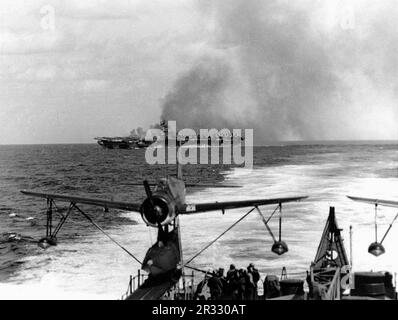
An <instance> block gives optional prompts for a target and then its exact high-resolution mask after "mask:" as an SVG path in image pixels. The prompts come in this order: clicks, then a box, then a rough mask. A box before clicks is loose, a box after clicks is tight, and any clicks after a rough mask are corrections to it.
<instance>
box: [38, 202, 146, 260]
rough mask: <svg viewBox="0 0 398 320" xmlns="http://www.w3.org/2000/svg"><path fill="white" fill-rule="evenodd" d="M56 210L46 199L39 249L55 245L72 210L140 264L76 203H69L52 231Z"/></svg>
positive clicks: (53, 204)
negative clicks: (42, 232)
mask: <svg viewBox="0 0 398 320" xmlns="http://www.w3.org/2000/svg"><path fill="white" fill-rule="evenodd" d="M54 207H55V208H57V206H56V204H55V201H54V199H52V198H47V212H46V213H47V222H46V236H45V237H44V238H42V239H40V240H39V243H38V245H39V247H41V248H43V249H47V248H48V247H50V246H55V245H56V244H57V234H58V232H59V231H60V230H61V228H62V226H63V225H64V223H65V221H66V220H67V219H68V217H69V215H70V214H71V213H72V211H73V210H76V211H77V212H79V213H80V214H81V215H82V216H83V217H85V218H86V219H87V220H88V221H89V222H90V223H91V224H92V225H93V226H94V227H96V228H97V229H98V230H99V231H101V232H102V233H103V234H104V235H105V236H106V237H108V238H109V239H110V240H111V241H112V242H113V243H115V244H116V245H117V246H118V247H119V248H121V249H122V250H123V251H125V252H126V253H127V254H128V255H129V256H130V257H132V258H133V259H134V260H135V261H137V262H138V263H139V264H142V262H141V261H140V260H138V259H137V258H136V257H135V256H134V255H133V254H132V253H131V252H130V251H129V250H127V249H126V248H125V247H124V246H122V245H121V244H120V243H119V242H117V241H116V240H115V239H113V238H112V237H111V236H110V235H109V234H108V233H107V232H106V231H105V230H104V229H102V228H101V227H100V226H99V225H98V224H97V223H96V222H95V221H94V220H93V219H92V218H91V217H90V216H89V215H87V214H86V213H85V212H84V211H83V210H81V209H80V208H79V207H78V206H77V205H76V203H74V202H72V201H71V202H70V204H69V208H68V211H67V213H66V214H65V215H63V214H61V219H60V220H59V222H58V224H57V226H56V227H55V229H53V209H54Z"/></svg>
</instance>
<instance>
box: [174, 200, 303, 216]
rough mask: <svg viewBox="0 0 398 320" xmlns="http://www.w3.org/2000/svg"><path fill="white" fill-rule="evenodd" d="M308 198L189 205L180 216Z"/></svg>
mask: <svg viewBox="0 0 398 320" xmlns="http://www.w3.org/2000/svg"><path fill="white" fill-rule="evenodd" d="M306 198H308V197H307V196H300V197H291V198H273V199H257V200H241V201H227V202H211V203H198V204H187V205H186V206H185V210H183V211H179V213H180V214H191V213H199V212H207V211H216V210H227V209H236V208H245V207H257V206H265V205H270V204H280V203H285V202H293V201H300V200H302V199H306Z"/></svg>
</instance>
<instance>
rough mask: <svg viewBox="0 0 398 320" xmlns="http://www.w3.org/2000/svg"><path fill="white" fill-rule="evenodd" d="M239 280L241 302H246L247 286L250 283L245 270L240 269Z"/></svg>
mask: <svg viewBox="0 0 398 320" xmlns="http://www.w3.org/2000/svg"><path fill="white" fill-rule="evenodd" d="M238 279H239V280H238V281H239V289H238V297H239V300H244V299H245V298H246V289H247V284H248V282H249V279H248V276H247V272H246V270H245V269H239V272H238Z"/></svg>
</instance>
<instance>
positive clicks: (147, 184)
mask: <svg viewBox="0 0 398 320" xmlns="http://www.w3.org/2000/svg"><path fill="white" fill-rule="evenodd" d="M143 183H144V189H145V193H146V196H147V197H148V199H149V201H150V202H151V205H152V206H153V199H152V191H151V187H150V186H149V183H148V181H147V180H144V182H143Z"/></svg>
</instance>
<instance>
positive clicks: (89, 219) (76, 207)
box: [72, 203, 142, 264]
mask: <svg viewBox="0 0 398 320" xmlns="http://www.w3.org/2000/svg"><path fill="white" fill-rule="evenodd" d="M72 206H73V207H74V208H75V209H76V210H78V211H79V212H80V213H81V214H82V215H83V216H84V217H85V218H86V219H87V220H88V221H90V222H91V223H92V224H93V225H94V226H95V227H96V228H97V229H98V230H99V231H101V232H102V233H103V234H104V235H105V236H107V237H108V238H109V239H110V240H111V241H112V242H113V243H115V244H116V245H117V246H118V247H119V248H121V249H122V250H123V251H125V252H126V253H127V254H128V255H129V256H130V257H132V258H133V259H134V260H135V261H137V262H138V263H139V264H142V262H141V261H140V260H138V259H137V258H136V257H135V256H134V255H133V254H132V253H131V252H130V251H128V250H127V249H126V248H125V247H123V246H122V245H121V244H120V243H119V242H117V241H116V240H115V239H113V238H112V237H111V236H110V235H109V234H108V233H107V232H106V231H105V230H103V229H102V228H101V227H100V226H99V225H98V224H97V223H96V222H95V221H94V220H93V219H91V218H90V217H89V216H88V215H87V214H86V213H84V212H83V211H82V210H80V208H79V207H78V206H76V204H75V203H72Z"/></svg>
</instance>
